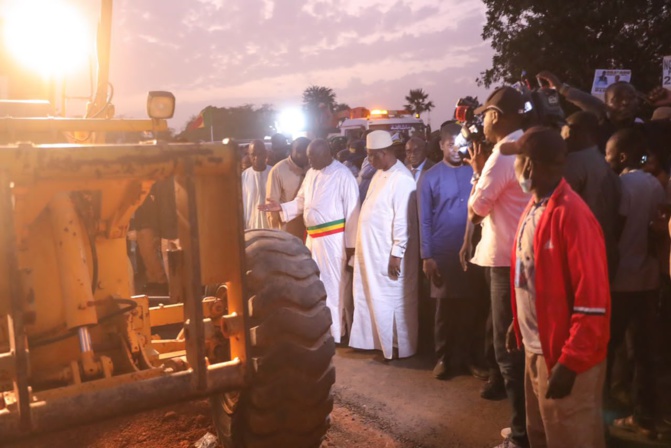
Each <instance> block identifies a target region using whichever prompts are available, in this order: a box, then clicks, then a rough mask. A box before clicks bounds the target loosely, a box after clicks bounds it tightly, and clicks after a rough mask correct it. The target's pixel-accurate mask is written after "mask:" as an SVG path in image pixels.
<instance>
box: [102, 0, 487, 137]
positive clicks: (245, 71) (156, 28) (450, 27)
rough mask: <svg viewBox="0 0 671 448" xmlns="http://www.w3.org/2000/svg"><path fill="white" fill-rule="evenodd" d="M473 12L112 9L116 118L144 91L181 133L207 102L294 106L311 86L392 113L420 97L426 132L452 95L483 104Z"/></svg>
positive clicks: (313, 0) (245, 1)
mask: <svg viewBox="0 0 671 448" xmlns="http://www.w3.org/2000/svg"><path fill="white" fill-rule="evenodd" d="M484 11H485V9H484V5H483V4H482V2H481V1H479V0H466V1H464V0H441V1H440V2H438V1H436V0H397V1H390V0H387V1H384V0H338V1H335V0H282V1H281V2H280V1H276V0H198V1H196V0H190V1H179V2H177V1H171V2H166V1H165V0H143V1H138V0H117V1H116V2H115V11H114V13H115V16H114V29H113V33H114V35H113V42H114V43H113V50H112V51H113V53H112V58H113V59H112V76H111V79H112V82H113V83H114V85H115V90H116V96H115V104H116V106H117V113H118V114H124V115H127V116H143V115H144V104H145V98H146V92H147V91H148V90H152V89H154V90H158V89H160V90H170V91H172V92H173V93H174V94H175V95H176V97H177V110H176V114H175V118H174V119H173V120H171V122H170V126H171V127H174V128H175V129H177V130H181V129H182V128H183V127H184V124H185V122H186V121H187V119H188V118H189V117H190V116H192V115H194V114H197V113H198V112H199V111H200V110H201V109H202V108H203V107H205V106H207V105H213V106H236V105H241V104H245V103H252V104H256V105H260V104H263V103H271V104H274V105H275V106H276V108H278V109H281V108H283V107H290V106H299V105H300V102H301V94H302V92H303V90H304V89H305V88H306V87H307V86H309V85H312V84H316V85H322V86H327V87H331V88H332V89H333V90H334V91H335V92H336V94H337V100H338V101H339V102H344V103H347V104H349V105H350V106H352V107H354V106H365V107H368V108H371V109H372V108H388V109H400V108H401V107H402V106H403V104H404V96H405V95H406V94H407V93H408V90H410V89H411V88H423V89H425V91H427V92H428V93H429V95H430V99H431V100H433V102H434V103H435V104H436V108H435V110H434V111H433V112H432V114H431V121H432V122H433V124H434V126H435V125H436V124H440V122H441V121H443V120H446V119H448V118H451V116H452V110H453V107H454V104H455V102H456V100H457V98H458V97H459V96H463V95H468V94H471V95H479V97H480V99H481V100H483V99H484V98H485V97H486V92H485V91H484V90H483V89H482V88H479V87H477V86H476V84H475V78H476V77H477V76H478V74H479V73H480V71H482V70H484V69H485V68H488V66H489V63H490V61H491V54H492V50H491V49H490V47H489V44H488V43H487V42H483V41H482V38H481V37H480V33H481V31H482V26H483V24H484V21H485V16H484ZM425 120H426V117H425Z"/></svg>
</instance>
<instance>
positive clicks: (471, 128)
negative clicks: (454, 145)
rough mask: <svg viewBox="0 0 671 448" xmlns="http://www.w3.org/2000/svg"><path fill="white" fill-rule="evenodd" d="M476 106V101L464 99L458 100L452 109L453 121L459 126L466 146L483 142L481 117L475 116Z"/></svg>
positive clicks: (483, 134)
mask: <svg viewBox="0 0 671 448" xmlns="http://www.w3.org/2000/svg"><path fill="white" fill-rule="evenodd" d="M478 106H479V104H478V102H477V101H475V100H473V99H472V98H469V97H466V98H459V100H458V101H457V105H456V107H455V108H454V119H455V120H457V121H458V122H459V123H460V124H461V136H462V137H463V139H464V140H465V141H466V144H467V145H470V144H471V143H472V142H483V141H484V140H485V132H484V130H483V127H482V117H480V116H477V115H475V109H476V108H477V107H478ZM467 145H466V146H467Z"/></svg>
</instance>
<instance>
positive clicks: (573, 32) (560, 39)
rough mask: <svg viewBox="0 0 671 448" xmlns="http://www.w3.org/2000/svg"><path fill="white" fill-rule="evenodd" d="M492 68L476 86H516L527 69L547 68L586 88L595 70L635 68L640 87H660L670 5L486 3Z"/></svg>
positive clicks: (670, 37)
mask: <svg viewBox="0 0 671 448" xmlns="http://www.w3.org/2000/svg"><path fill="white" fill-rule="evenodd" d="M483 2H484V3H485V6H486V7H487V23H486V25H485V26H484V28H483V31H482V37H483V38H484V39H491V43H492V48H493V49H494V57H493V59H492V66H491V68H489V69H487V70H485V71H484V72H482V73H481V77H480V78H479V79H478V82H479V83H481V84H484V85H485V86H487V87H489V86H490V85H492V84H494V83H497V82H499V81H504V82H508V83H511V82H515V81H518V80H519V79H520V75H521V73H522V71H527V73H529V75H530V76H532V77H533V76H535V75H536V74H537V73H538V72H539V71H541V70H550V71H551V72H553V73H555V74H556V75H557V76H559V77H560V78H561V79H562V80H565V81H566V82H568V83H570V84H572V85H576V86H578V87H581V88H583V89H586V90H587V89H589V87H590V86H591V83H592V80H593V78H594V70H596V69H631V70H632V80H631V82H632V84H634V85H635V86H636V87H637V88H639V89H641V90H644V91H646V90H649V89H652V88H653V87H655V86H659V85H661V75H662V69H661V64H662V58H663V56H665V55H666V54H667V53H671V50H669V49H671V32H670V31H669V30H671V3H670V2H669V0H635V1H632V0H587V1H585V0H562V1H553V0H483Z"/></svg>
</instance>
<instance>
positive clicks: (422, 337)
mask: <svg viewBox="0 0 671 448" xmlns="http://www.w3.org/2000/svg"><path fill="white" fill-rule="evenodd" d="M428 149H429V148H428V145H427V143H426V140H424V139H423V138H420V137H412V138H410V139H409V140H408V141H407V143H406V144H405V166H406V167H407V168H408V169H409V170H410V172H411V173H412V176H413V177H414V178H415V182H419V179H420V178H421V177H422V176H424V173H425V172H427V171H428V170H429V168H431V167H432V166H433V165H435V163H434V162H433V161H431V160H430V159H428V158H427V157H426V156H427V155H428ZM413 237H414V238H417V239H419V232H417V234H416V235H414V236H413ZM417 263H419V272H422V260H421V259H420V258H418V259H417ZM417 279H418V285H417V287H418V291H419V310H418V312H419V350H420V351H421V352H426V353H432V352H433V351H434V347H433V342H434V341H433V320H434V316H435V314H436V312H435V304H434V303H433V302H432V301H431V300H430V298H429V295H430V293H429V282H428V280H427V278H426V277H425V276H423V275H418V276H417Z"/></svg>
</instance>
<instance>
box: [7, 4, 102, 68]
mask: <svg viewBox="0 0 671 448" xmlns="http://www.w3.org/2000/svg"><path fill="white" fill-rule="evenodd" d="M8 3H9V5H7V6H6V7H5V8H4V9H5V11H4V12H3V16H4V19H5V20H4V23H5V36H4V37H5V42H6V43H7V46H8V49H9V51H10V52H11V53H12V55H13V56H14V58H16V59H17V60H18V61H19V62H20V63H21V64H23V65H25V66H26V67H28V68H30V69H32V70H35V71H36V72H38V73H40V74H42V75H43V76H45V77H48V76H54V75H55V76H62V75H65V74H67V73H71V72H72V71H73V70H75V69H76V68H78V67H82V66H84V65H85V64H86V63H87V62H88V59H89V55H90V48H91V46H92V44H93V36H92V35H91V34H89V33H88V31H87V27H86V21H85V20H84V18H82V16H81V15H80V14H79V12H78V11H77V10H75V9H74V8H73V7H72V6H70V5H68V4H66V3H64V2H62V1H59V0H13V1H8Z"/></svg>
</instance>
